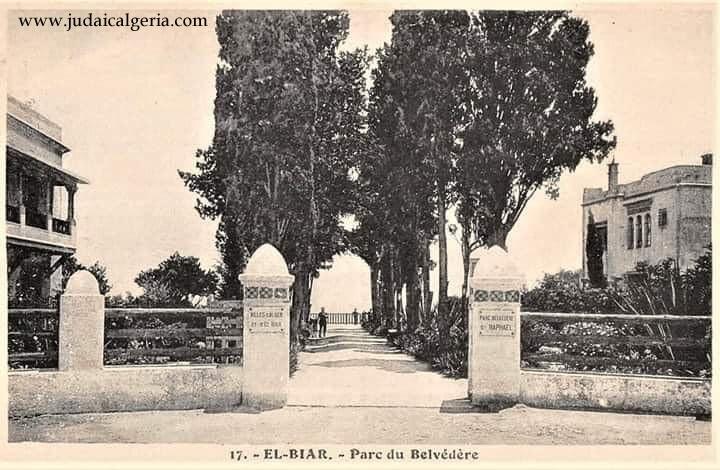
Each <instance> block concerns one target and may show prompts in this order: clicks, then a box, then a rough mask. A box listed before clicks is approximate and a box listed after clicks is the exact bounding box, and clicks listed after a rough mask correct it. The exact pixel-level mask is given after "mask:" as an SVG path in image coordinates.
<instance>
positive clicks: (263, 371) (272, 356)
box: [240, 243, 294, 409]
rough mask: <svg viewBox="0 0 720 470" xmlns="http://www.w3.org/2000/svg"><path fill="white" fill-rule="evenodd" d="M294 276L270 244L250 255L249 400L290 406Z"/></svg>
mask: <svg viewBox="0 0 720 470" xmlns="http://www.w3.org/2000/svg"><path fill="white" fill-rule="evenodd" d="M293 280H294V276H292V275H291V274H290V273H289V272H288V269H287V263H286V262H285V259H284V258H283V256H282V254H280V252H279V251H278V250H277V249H276V248H275V247H273V246H272V245H270V244H267V243H266V244H265V245H263V246H261V247H260V248H258V249H257V250H256V251H255V253H253V255H252V256H251V257H250V260H249V261H248V264H247V268H246V269H245V272H244V273H243V274H241V275H240V282H242V285H243V295H244V297H243V298H244V300H243V310H244V311H243V393H242V396H243V397H242V403H243V405H244V406H248V407H251V408H257V409H272V408H280V407H282V406H285V404H286V403H287V388H288V380H289V377H290V357H289V347H290V286H291V285H292V283H293Z"/></svg>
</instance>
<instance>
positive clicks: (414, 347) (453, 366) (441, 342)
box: [389, 297, 468, 377]
mask: <svg viewBox="0 0 720 470" xmlns="http://www.w3.org/2000/svg"><path fill="white" fill-rule="evenodd" d="M448 300H449V303H448V304H449V307H450V309H449V320H450V329H449V333H448V336H447V338H442V332H441V329H440V327H439V325H438V322H437V318H438V317H439V314H438V312H437V310H435V311H434V314H433V315H432V317H431V319H430V321H429V323H427V324H423V325H422V326H420V327H418V328H417V329H415V330H412V331H405V332H403V333H402V334H400V335H398V336H396V337H394V338H392V339H389V340H390V342H391V344H393V345H395V346H397V347H399V348H400V349H402V350H403V351H405V352H407V353H408V354H411V355H413V356H415V357H417V358H418V359H420V360H422V361H426V362H428V363H429V364H430V365H431V366H432V368H433V369H436V370H439V371H441V372H442V373H443V374H446V375H448V376H450V377H467V355H468V324H467V316H466V315H465V314H464V309H463V303H462V300H461V299H460V298H458V297H450V298H449V299H448Z"/></svg>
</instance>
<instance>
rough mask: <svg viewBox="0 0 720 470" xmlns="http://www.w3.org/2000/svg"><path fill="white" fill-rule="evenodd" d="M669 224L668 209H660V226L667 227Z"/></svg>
mask: <svg viewBox="0 0 720 470" xmlns="http://www.w3.org/2000/svg"><path fill="white" fill-rule="evenodd" d="M666 225H667V209H660V210H658V226H659V227H665V226H666Z"/></svg>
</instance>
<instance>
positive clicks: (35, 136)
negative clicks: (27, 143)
mask: <svg viewBox="0 0 720 470" xmlns="http://www.w3.org/2000/svg"><path fill="white" fill-rule="evenodd" d="M7 116H8V129H10V128H12V129H16V130H17V132H20V134H22V135H24V136H25V137H26V138H29V139H31V140H35V141H38V140H39V141H40V142H43V143H44V145H46V146H48V147H50V149H52V151H53V152H55V153H56V154H57V155H58V156H59V157H60V159H59V160H58V163H60V164H57V163H55V162H53V161H47V159H43V158H39V157H38V156H37V155H31V154H30V151H29V150H27V149H25V150H23V149H22V148H17V146H16V145H15V144H13V143H11V142H10V138H8V142H7V144H6V148H7V155H8V156H9V157H14V158H16V159H18V160H21V161H22V162H23V164H25V165H31V166H36V167H39V168H41V169H43V170H44V171H50V172H51V173H53V174H55V175H56V177H58V178H59V179H60V180H62V181H68V182H74V183H81V184H88V183H89V181H88V180H87V179H85V178H83V177H82V176H80V175H77V174H75V173H73V172H71V171H69V170H67V169H66V168H63V167H62V163H61V159H62V155H63V154H65V153H67V152H69V151H70V149H69V148H68V147H67V146H66V145H65V144H63V143H62V141H61V140H62V129H61V127H60V126H59V125H58V124H56V123H55V122H53V121H51V120H50V119H48V118H47V117H45V116H43V115H42V114H40V113H38V112H37V111H35V110H34V109H32V107H31V106H30V105H28V104H26V103H22V102H21V101H20V100H18V99H17V98H15V97H13V96H10V95H8V96H7ZM8 132H10V131H9V130H8Z"/></svg>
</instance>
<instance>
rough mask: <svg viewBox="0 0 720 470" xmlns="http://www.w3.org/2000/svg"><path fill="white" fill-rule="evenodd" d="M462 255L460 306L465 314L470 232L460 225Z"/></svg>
mask: <svg viewBox="0 0 720 470" xmlns="http://www.w3.org/2000/svg"><path fill="white" fill-rule="evenodd" d="M462 257H463V283H462V298H461V299H460V300H461V301H462V308H463V313H464V314H467V312H468V311H469V310H468V307H469V299H468V281H469V280H470V233H469V231H468V230H466V228H465V227H462ZM466 316H467V315H466Z"/></svg>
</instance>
